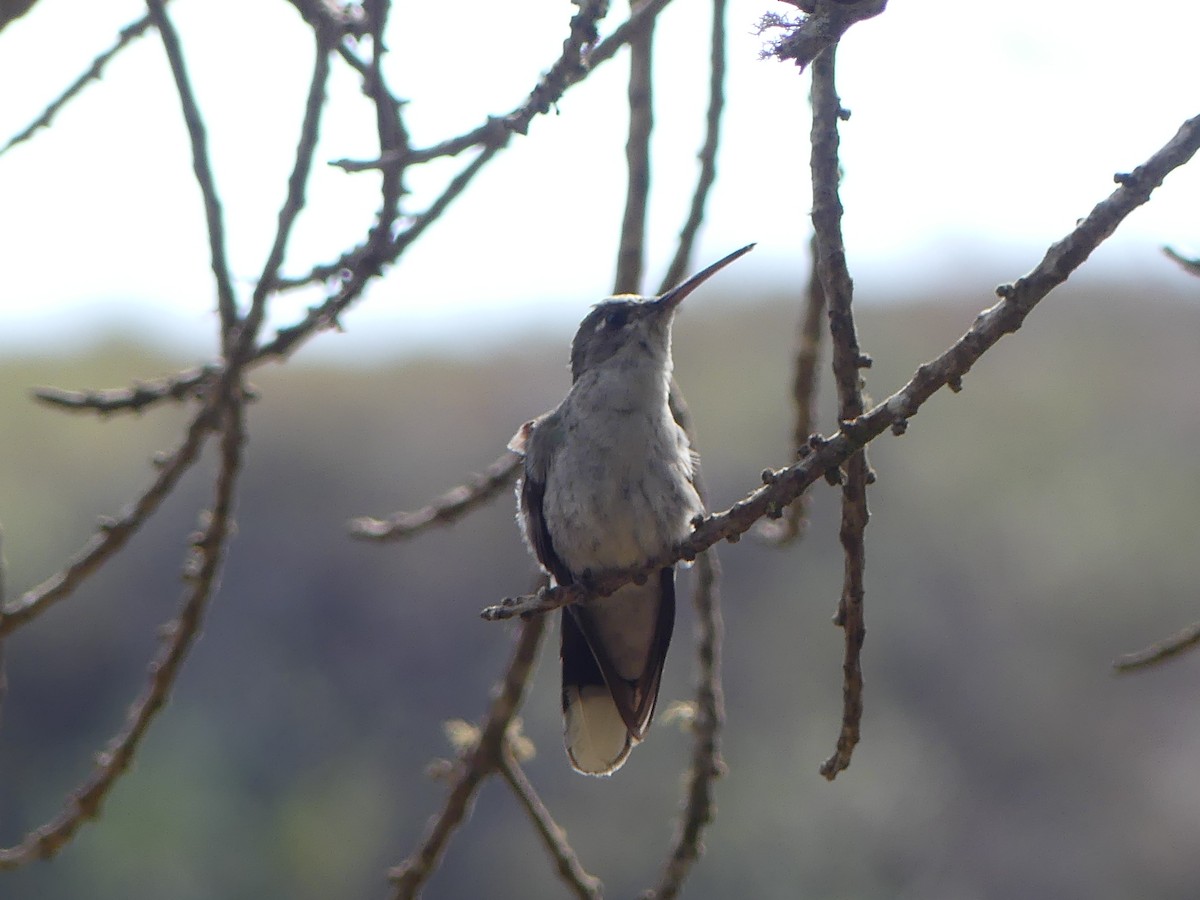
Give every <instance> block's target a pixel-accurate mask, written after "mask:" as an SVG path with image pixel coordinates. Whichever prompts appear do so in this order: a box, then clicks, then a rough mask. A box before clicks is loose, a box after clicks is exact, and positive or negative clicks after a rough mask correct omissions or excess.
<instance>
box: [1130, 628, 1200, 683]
mask: <svg viewBox="0 0 1200 900" xmlns="http://www.w3.org/2000/svg"><path fill="white" fill-rule="evenodd" d="M1198 644H1200V622H1195V623H1194V624H1192V625H1189V626H1188V627H1187V628H1183V629H1181V630H1179V631H1177V632H1175V633H1174V634H1173V635H1171V636H1170V637H1168V638H1164V639H1163V640H1161V641H1159V642H1157V643H1155V644H1151V645H1150V646H1149V647H1146V648H1145V649H1144V650H1138V651H1137V652H1136V653H1127V654H1125V655H1124V656H1121V657H1118V658H1117V659H1116V660H1114V662H1113V668H1114V669H1116V670H1117V671H1118V672H1132V671H1134V670H1136V669H1146V668H1149V667H1150V666H1155V665H1158V664H1159V663H1162V662H1166V661H1167V660H1168V659H1171V658H1172V657H1175V656H1179V655H1180V654H1181V653H1184V652H1186V651H1188V650H1191V649H1192V648H1193V647H1195V646H1196V645H1198Z"/></svg>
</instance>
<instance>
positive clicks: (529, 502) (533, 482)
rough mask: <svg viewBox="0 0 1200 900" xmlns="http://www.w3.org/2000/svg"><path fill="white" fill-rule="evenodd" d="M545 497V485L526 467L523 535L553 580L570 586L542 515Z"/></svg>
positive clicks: (523, 496) (522, 509)
mask: <svg viewBox="0 0 1200 900" xmlns="http://www.w3.org/2000/svg"><path fill="white" fill-rule="evenodd" d="M545 495H546V485H545V483H544V482H541V481H539V480H538V479H537V478H535V477H534V476H533V474H532V473H531V472H530V471H529V466H528V465H526V466H525V476H524V477H523V478H522V479H521V512H522V513H523V514H524V515H525V535H526V537H527V538H528V539H529V543H531V544H532V545H533V552H534V553H535V554H536V555H537V558H538V562H540V563H541V564H542V566H543V567H544V568H545V569H546V571H547V572H549V573H550V574H551V575H553V576H554V580H555V581H556V582H557V583H558V584H571V583H572V582H574V580H575V579H574V578H573V577H572V576H571V570H570V569H568V568H567V567H566V564H564V563H563V561H562V560H561V559H559V557H558V554H557V553H555V552H554V544H553V542H552V541H551V540H550V531H549V530H548V529H547V528H546V517H545V516H544V515H542V500H543V498H544V497H545Z"/></svg>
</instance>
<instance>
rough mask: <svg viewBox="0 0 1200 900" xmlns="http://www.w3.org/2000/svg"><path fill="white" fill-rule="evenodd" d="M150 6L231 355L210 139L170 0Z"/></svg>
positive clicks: (231, 309)
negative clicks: (183, 130) (188, 155)
mask: <svg viewBox="0 0 1200 900" xmlns="http://www.w3.org/2000/svg"><path fill="white" fill-rule="evenodd" d="M146 6H147V8H148V9H149V12H150V19H151V21H152V22H153V23H154V27H155V28H157V29H158V33H159V35H160V36H161V38H162V43H163V49H164V50H165V51H166V53H167V62H168V63H169V64H170V66H171V75H172V77H174V79H175V89H176V91H177V92H178V93H179V105H180V108H181V109H182V110H183V119H184V123H185V124H186V125H187V131H188V137H189V139H190V140H191V144H192V168H193V171H194V172H195V174H196V183H197V184H198V185H199V187H200V193H201V194H202V195H203V197H204V216H205V219H206V220H207V221H208V248H209V256H210V258H211V264H212V272H213V277H214V278H215V279H216V285H217V312H218V313H219V314H220V316H221V349H222V352H224V353H225V355H226V356H228V355H229V350H230V349H231V346H232V344H231V342H232V340H233V335H234V331H235V329H236V328H237V323H238V314H237V301H236V299H235V297H234V292H233V279H232V278H231V277H230V274H229V262H228V260H227V259H226V257H225V225H224V222H223V219H222V212H221V200H220V198H219V197H218V196H217V187H216V182H215V180H214V179H213V173H212V166H211V165H210V164H209V161H208V136H207V134H206V132H205V128H204V118H203V116H201V114H200V107H199V106H198V105H197V103H196V97H195V94H194V93H193V92H192V85H191V82H190V80H189V79H188V73H187V66H186V65H185V63H184V60H183V48H182V46H181V45H180V43H179V35H178V34H177V33H176V31H175V26H174V25H172V24H171V20H170V19H169V18H168V17H167V11H166V0H146Z"/></svg>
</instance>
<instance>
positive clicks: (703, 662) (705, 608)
mask: <svg viewBox="0 0 1200 900" xmlns="http://www.w3.org/2000/svg"><path fill="white" fill-rule="evenodd" d="M720 580H721V567H720V564H719V563H718V561H717V557H716V551H715V550H709V551H707V552H705V553H702V554H701V555H700V556H699V557H698V558H697V560H696V587H695V590H694V591H693V593H692V603H693V604H694V606H695V607H696V657H697V667H698V672H697V682H696V717H695V720H694V721H693V722H692V734H693V738H694V743H693V745H692V765H691V768H690V770H689V771H688V773H687V798H686V801H685V803H684V808H683V812H682V813H681V815H680V821H679V830H678V832H677V833H676V835H675V841H674V845H673V846H672V848H671V852H670V854H669V855H668V856H667V863H666V867H665V868H664V870H663V874H662V877H661V878H660V880H659V883H658V886H657V887H656V888H654V889H653V890H651V891H647V892H646V894H645V895H644V897H646V898H656V900H668V898H671V897H675V896H678V894H679V892H680V890H681V889H682V887H683V882H684V880H685V879H686V878H687V876H688V874H689V873H690V872H691V870H692V866H694V865H695V863H696V860H698V859H699V858H700V854H701V853H702V852H703V850H704V843H703V840H702V838H703V836H704V829H705V828H706V827H707V826H708V825H709V824H711V823H712V821H713V818H714V817H715V816H716V803H715V801H714V799H713V794H714V786H715V782H716V780H717V779H718V778H720V777H721V776H722V775H724V774H725V763H724V762H722V760H721V743H720V736H721V729H722V728H723V727H724V724H725V699H724V693H723V691H722V689H721V644H722V641H723V639H724V632H725V627H724V623H723V621H722V618H721V595H720V591H719V590H718V584H719V583H720Z"/></svg>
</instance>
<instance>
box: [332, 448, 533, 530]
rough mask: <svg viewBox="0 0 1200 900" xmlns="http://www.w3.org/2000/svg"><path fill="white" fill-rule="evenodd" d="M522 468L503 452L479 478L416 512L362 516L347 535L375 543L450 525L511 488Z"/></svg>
mask: <svg viewBox="0 0 1200 900" xmlns="http://www.w3.org/2000/svg"><path fill="white" fill-rule="evenodd" d="M520 468H521V457H519V456H517V455H516V454H515V453H512V452H509V451H506V452H505V453H504V455H503V456H501V457H500V458H499V459H497V460H496V461H495V462H493V463H492V464H491V465H489V466H488V467H487V468H486V469H484V470H483V473H482V474H480V475H473V476H471V478H469V479H468V480H467V481H466V483H465V484H460V485H458V486H457V487H454V488H451V489H450V490H448V491H447V492H446V493H444V494H442V495H441V496H440V497H437V498H435V499H434V500H432V501H430V502H429V503H427V504H426V505H425V506H422V507H421V508H420V509H418V510H417V511H416V512H398V513H392V515H390V516H388V517H387V518H386V519H373V518H371V517H369V516H362V517H360V518H357V519H351V520H350V534H351V535H353V536H354V537H358V538H366V539H368V540H374V541H395V540H402V539H404V538H410V537H413V536H415V535H417V534H420V533H421V532H423V531H425V530H426V529H427V528H430V527H432V526H434V525H451V524H453V523H454V522H457V521H458V520H459V519H461V518H462V517H463V516H465V515H466V514H467V513H469V512H471V511H472V510H473V509H476V508H478V507H480V506H483V505H484V504H485V503H487V502H488V501H489V500H491V499H492V498H493V497H496V496H497V495H499V494H500V493H501V492H502V491H503V490H504V489H505V488H507V487H508V486H509V485H511V484H512V483H513V482H514V481H515V480H516V477H517V472H518V471H519V470H520Z"/></svg>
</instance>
